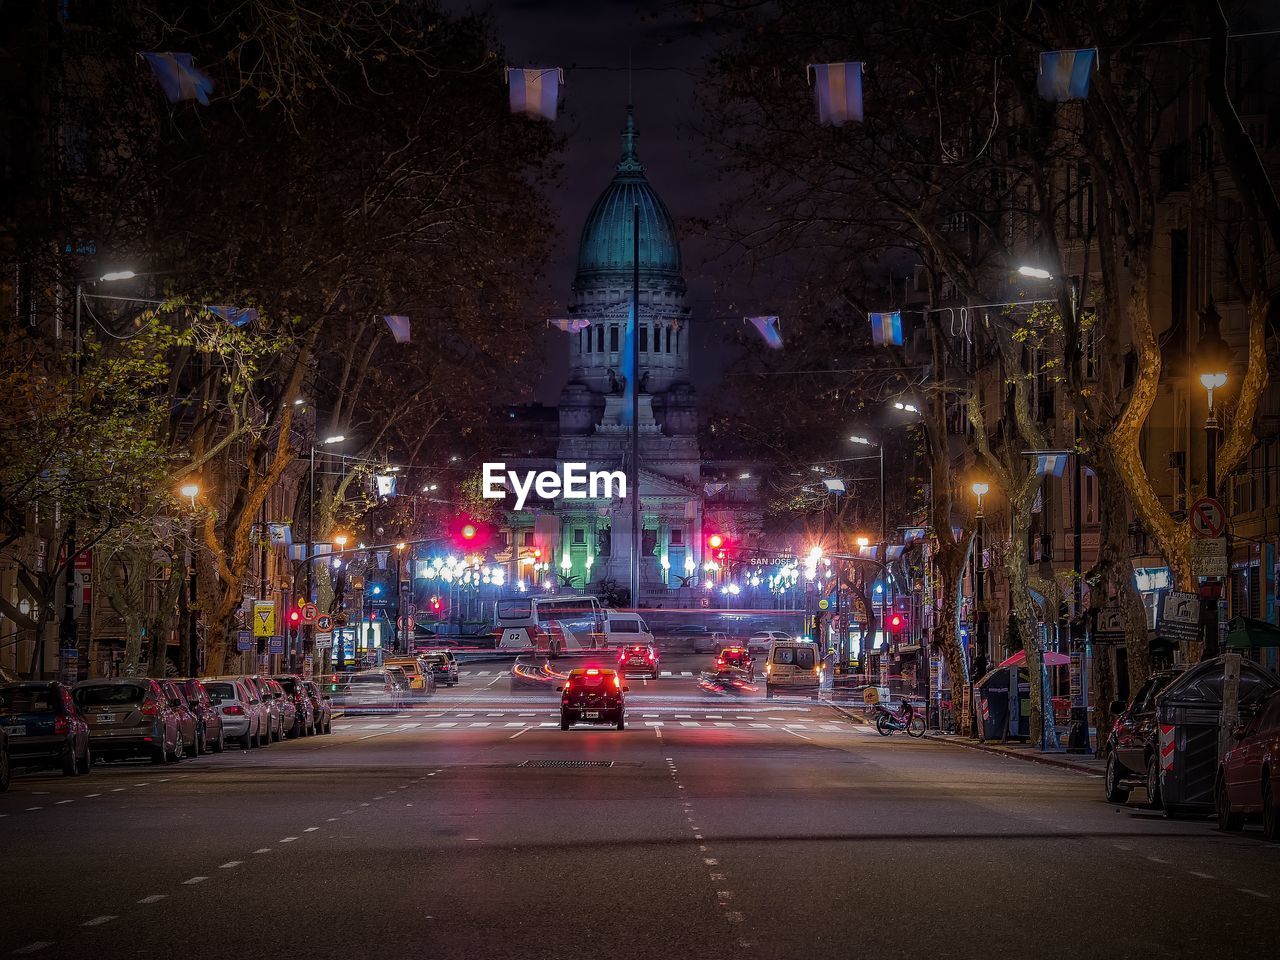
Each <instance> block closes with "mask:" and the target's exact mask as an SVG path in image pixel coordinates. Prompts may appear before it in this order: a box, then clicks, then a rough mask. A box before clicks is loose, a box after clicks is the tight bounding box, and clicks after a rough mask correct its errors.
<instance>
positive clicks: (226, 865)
mask: <svg viewBox="0 0 1280 960" xmlns="http://www.w3.org/2000/svg"><path fill="white" fill-rule="evenodd" d="M242 863H244V861H243V860H228V861H227V862H226V863H224V864H222V866H220V867H218V869H219V870H232V869H234V868H236V867H238V866H240V864H242Z"/></svg>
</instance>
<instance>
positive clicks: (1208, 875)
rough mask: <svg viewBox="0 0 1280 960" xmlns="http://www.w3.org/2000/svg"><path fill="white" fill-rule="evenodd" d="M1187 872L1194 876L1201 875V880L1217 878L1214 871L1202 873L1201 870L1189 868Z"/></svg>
mask: <svg viewBox="0 0 1280 960" xmlns="http://www.w3.org/2000/svg"><path fill="white" fill-rule="evenodd" d="M1187 873H1189V874H1191V875H1192V876H1193V877H1199V878H1200V879H1201V880H1213V879H1215V877H1214V875H1213V874H1212V873H1201V872H1200V871H1199V870H1188V871H1187Z"/></svg>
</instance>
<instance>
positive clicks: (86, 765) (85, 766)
mask: <svg viewBox="0 0 1280 960" xmlns="http://www.w3.org/2000/svg"><path fill="white" fill-rule="evenodd" d="M92 767H93V754H91V753H90V752H89V745H88V744H87V743H86V744H85V745H84V759H83V760H81V761H80V773H88V772H89V770H90V769H91V768H92Z"/></svg>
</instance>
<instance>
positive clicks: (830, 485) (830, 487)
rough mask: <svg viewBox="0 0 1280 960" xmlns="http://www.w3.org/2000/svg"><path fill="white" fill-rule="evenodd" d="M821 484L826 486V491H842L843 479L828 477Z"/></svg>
mask: <svg viewBox="0 0 1280 960" xmlns="http://www.w3.org/2000/svg"><path fill="white" fill-rule="evenodd" d="M822 485H823V486H824V487H826V488H827V493H844V481H843V480H841V479H839V478H835V477H828V478H827V479H826V480H823V481H822Z"/></svg>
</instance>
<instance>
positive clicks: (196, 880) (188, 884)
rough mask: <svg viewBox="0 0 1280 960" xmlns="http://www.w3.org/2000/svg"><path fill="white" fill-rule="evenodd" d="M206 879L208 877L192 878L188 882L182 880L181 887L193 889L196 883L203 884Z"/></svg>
mask: <svg viewBox="0 0 1280 960" xmlns="http://www.w3.org/2000/svg"><path fill="white" fill-rule="evenodd" d="M208 879H209V878H208V877H192V878H191V879H189V880H183V881H182V885H183V886H184V887H194V886H195V885H196V884H197V883H204V882H205V881H206V880H208Z"/></svg>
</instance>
